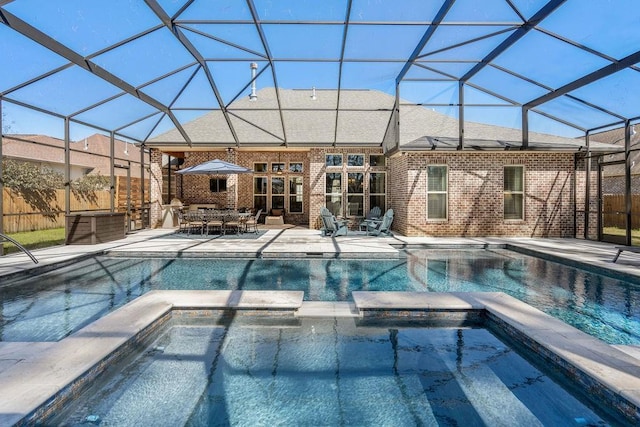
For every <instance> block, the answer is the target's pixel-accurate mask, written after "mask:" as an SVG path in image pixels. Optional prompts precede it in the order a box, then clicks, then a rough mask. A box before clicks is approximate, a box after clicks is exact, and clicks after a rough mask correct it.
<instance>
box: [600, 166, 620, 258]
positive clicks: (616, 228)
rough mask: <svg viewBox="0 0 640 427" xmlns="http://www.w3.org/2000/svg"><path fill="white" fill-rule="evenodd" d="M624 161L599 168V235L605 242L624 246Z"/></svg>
mask: <svg viewBox="0 0 640 427" xmlns="http://www.w3.org/2000/svg"><path fill="white" fill-rule="evenodd" d="M624 182H625V177H624V161H620V162H610V163H602V164H600V166H599V179H598V194H599V195H600V200H599V201H600V221H599V229H598V232H599V233H598V234H599V237H600V240H602V241H603V242H610V243H616V244H621V245H624V244H625V243H626V233H627V215H626V208H625V203H626V202H625V197H624V193H625V185H624Z"/></svg>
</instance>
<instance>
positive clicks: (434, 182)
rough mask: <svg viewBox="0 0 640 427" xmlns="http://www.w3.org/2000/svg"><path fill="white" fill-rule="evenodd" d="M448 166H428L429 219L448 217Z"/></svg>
mask: <svg viewBox="0 0 640 427" xmlns="http://www.w3.org/2000/svg"><path fill="white" fill-rule="evenodd" d="M447 175H448V170H447V166H437V165H434V166H427V219H447V208H448V206H447V200H448V197H447V181H448V176H447Z"/></svg>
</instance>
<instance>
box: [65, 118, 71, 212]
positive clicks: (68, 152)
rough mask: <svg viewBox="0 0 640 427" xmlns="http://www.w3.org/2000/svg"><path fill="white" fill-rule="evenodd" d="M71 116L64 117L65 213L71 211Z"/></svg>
mask: <svg viewBox="0 0 640 427" xmlns="http://www.w3.org/2000/svg"><path fill="white" fill-rule="evenodd" d="M69 123H70V122H69V116H67V117H65V118H64V213H65V215H69V214H70V213H71V147H70V146H69Z"/></svg>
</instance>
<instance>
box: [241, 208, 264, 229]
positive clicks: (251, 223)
mask: <svg viewBox="0 0 640 427" xmlns="http://www.w3.org/2000/svg"><path fill="white" fill-rule="evenodd" d="M261 213H262V209H259V210H258V212H257V213H256V215H255V216H250V217H249V218H247V220H246V221H245V223H244V226H245V229H246V230H247V232H249V231H253V232H254V233H257V232H258V220H259V219H260V214H261Z"/></svg>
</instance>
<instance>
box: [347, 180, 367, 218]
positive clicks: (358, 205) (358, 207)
mask: <svg viewBox="0 0 640 427" xmlns="http://www.w3.org/2000/svg"><path fill="white" fill-rule="evenodd" d="M347 182H348V185H347V216H362V215H363V214H362V211H363V210H364V174H363V173H362V172H357V173H348V174H347Z"/></svg>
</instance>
